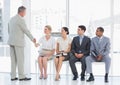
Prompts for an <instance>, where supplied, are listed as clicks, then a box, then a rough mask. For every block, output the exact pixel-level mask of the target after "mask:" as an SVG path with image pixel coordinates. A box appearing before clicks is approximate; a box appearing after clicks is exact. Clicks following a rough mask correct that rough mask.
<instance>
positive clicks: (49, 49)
mask: <svg viewBox="0 0 120 85" xmlns="http://www.w3.org/2000/svg"><path fill="white" fill-rule="evenodd" d="M51 31H52V29H51V26H49V25H46V26H45V28H44V33H45V36H43V37H41V38H40V40H39V43H36V44H35V46H36V47H38V46H39V45H41V48H40V50H39V57H38V63H39V69H40V79H42V78H44V79H46V78H47V60H48V59H49V58H50V57H51V56H52V55H53V54H54V52H55V39H54V38H53V37H52V36H51Z"/></svg>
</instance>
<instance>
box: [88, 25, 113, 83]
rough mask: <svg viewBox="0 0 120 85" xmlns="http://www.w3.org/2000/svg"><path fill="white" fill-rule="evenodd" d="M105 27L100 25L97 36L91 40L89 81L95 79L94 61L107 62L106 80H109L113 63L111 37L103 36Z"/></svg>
mask: <svg viewBox="0 0 120 85" xmlns="http://www.w3.org/2000/svg"><path fill="white" fill-rule="evenodd" d="M103 32H104V29H103V28H102V27H98V28H97V30H96V37H94V38H92V40H91V48H90V52H91V55H90V56H89V57H87V58H86V66H87V68H86V71H87V73H90V77H89V78H88V80H87V82H90V81H94V76H93V73H92V62H95V61H97V62H105V71H106V74H105V82H108V73H109V68H110V63H111V58H110V57H109V52H110V40H109V38H107V37H105V36H103Z"/></svg>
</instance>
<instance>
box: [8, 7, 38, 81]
mask: <svg viewBox="0 0 120 85" xmlns="http://www.w3.org/2000/svg"><path fill="white" fill-rule="evenodd" d="M25 14H26V8H25V7H24V6H21V7H19V8H18V14H17V15H15V16H14V17H12V18H11V19H10V21H9V24H8V33H9V39H8V44H9V45H10V56H11V80H12V81H13V80H18V78H17V77H16V66H17V67H18V75H19V80H20V81H22V80H31V78H27V77H25V74H24V42H25V41H24V34H26V35H27V36H28V37H29V38H30V40H31V41H33V42H34V43H36V39H35V38H33V36H32V34H31V33H30V31H29V30H28V29H27V26H26V23H25V20H24V19H23V17H24V16H25Z"/></svg>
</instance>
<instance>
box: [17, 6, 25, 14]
mask: <svg viewBox="0 0 120 85" xmlns="http://www.w3.org/2000/svg"><path fill="white" fill-rule="evenodd" d="M25 10H26V8H25V7H24V6H20V7H19V8H18V13H20V12H23V11H25Z"/></svg>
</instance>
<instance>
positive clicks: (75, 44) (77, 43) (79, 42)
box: [69, 25, 90, 81]
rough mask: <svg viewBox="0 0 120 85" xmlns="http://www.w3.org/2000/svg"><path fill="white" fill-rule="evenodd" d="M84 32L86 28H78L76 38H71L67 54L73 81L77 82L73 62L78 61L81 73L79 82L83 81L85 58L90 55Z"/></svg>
mask: <svg viewBox="0 0 120 85" xmlns="http://www.w3.org/2000/svg"><path fill="white" fill-rule="evenodd" d="M85 31H86V27H85V26H83V25H80V26H78V31H77V32H78V36H76V37H74V38H73V41H72V46H71V53H69V56H70V59H69V63H70V67H71V70H72V73H73V75H74V77H73V80H77V78H78V72H77V70H76V67H75V62H77V61H79V62H81V64H82V72H81V81H84V80H85V77H84V76H85V70H86V63H85V58H86V57H87V56H89V53H90V38H88V37H87V36H85V35H84V32H85Z"/></svg>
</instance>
